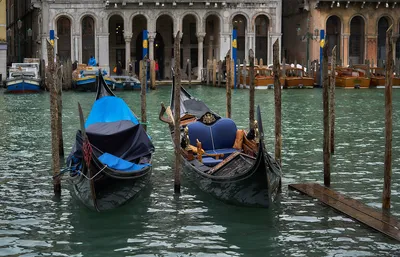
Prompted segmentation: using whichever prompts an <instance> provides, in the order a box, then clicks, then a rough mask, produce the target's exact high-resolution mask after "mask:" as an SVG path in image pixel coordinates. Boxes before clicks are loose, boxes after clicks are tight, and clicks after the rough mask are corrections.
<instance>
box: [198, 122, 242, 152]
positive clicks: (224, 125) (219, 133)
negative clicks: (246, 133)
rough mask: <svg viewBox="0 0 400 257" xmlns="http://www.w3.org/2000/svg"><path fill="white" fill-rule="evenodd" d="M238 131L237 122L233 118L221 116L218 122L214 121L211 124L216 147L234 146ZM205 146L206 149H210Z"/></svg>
mask: <svg viewBox="0 0 400 257" xmlns="http://www.w3.org/2000/svg"><path fill="white" fill-rule="evenodd" d="M236 131H237V127H236V124H235V122H234V121H233V120H231V119H228V118H221V119H219V120H218V121H217V122H216V123H214V124H213V125H212V126H211V133H212V139H213V141H214V142H213V143H214V149H222V148H232V146H233V144H234V143H235V139H236ZM200 141H201V140H200ZM202 143H203V142H202ZM203 148H204V150H209V149H206V148H205V147H203Z"/></svg>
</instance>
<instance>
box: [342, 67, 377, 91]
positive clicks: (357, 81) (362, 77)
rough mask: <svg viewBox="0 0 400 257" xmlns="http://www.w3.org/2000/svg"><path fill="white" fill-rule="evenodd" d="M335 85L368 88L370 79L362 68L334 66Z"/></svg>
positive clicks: (348, 87)
mask: <svg viewBox="0 0 400 257" xmlns="http://www.w3.org/2000/svg"><path fill="white" fill-rule="evenodd" d="M335 81H336V83H335V84H336V87H340V88H345V89H351V88H356V89H358V88H369V85H370V83H371V79H370V78H368V77H367V76H366V72H365V71H363V70H362V69H354V68H343V67H337V68H336V78H335Z"/></svg>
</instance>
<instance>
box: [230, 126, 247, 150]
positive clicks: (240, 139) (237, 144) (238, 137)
mask: <svg viewBox="0 0 400 257" xmlns="http://www.w3.org/2000/svg"><path fill="white" fill-rule="evenodd" d="M244 135H245V133H244V131H243V129H238V130H237V131H236V139H235V143H234V144H233V148H235V149H238V150H242V148H243V137H244Z"/></svg>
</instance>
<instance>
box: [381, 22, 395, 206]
mask: <svg viewBox="0 0 400 257" xmlns="http://www.w3.org/2000/svg"><path fill="white" fill-rule="evenodd" d="M392 26H393V25H391V26H390V27H389V29H388V30H387V31H386V80H385V163H384V182H383V183H384V184H383V197H382V209H384V210H389V209H390V195H391V189H390V184H391V182H392V132H393V124H392V113H393V110H392V109H393V106H392V86H393V39H392V34H393V29H392Z"/></svg>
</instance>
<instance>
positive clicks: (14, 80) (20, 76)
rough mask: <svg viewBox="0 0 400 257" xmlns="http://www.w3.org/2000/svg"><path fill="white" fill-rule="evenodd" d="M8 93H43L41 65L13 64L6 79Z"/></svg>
mask: <svg viewBox="0 0 400 257" xmlns="http://www.w3.org/2000/svg"><path fill="white" fill-rule="evenodd" d="M5 83H6V88H7V91H6V92H7V93H14V94H18V93H38V92H40V91H41V79H40V76H39V63H13V64H12V66H11V68H9V70H8V77H7V79H6V82H5Z"/></svg>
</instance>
